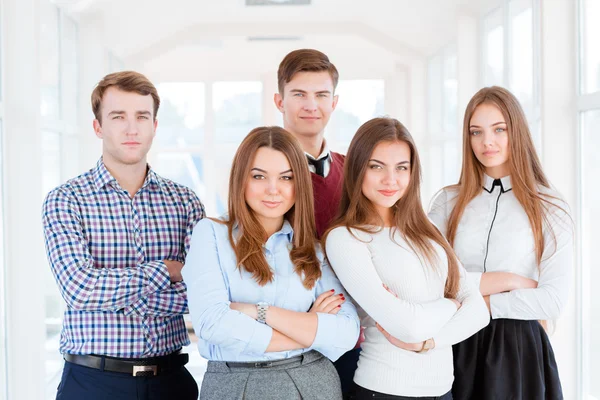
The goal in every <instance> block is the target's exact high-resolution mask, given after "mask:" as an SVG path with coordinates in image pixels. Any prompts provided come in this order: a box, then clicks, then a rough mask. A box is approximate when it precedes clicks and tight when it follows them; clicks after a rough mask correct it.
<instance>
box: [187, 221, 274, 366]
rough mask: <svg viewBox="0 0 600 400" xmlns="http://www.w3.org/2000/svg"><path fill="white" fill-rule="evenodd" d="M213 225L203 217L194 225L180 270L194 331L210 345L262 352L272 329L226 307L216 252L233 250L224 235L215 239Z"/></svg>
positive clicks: (225, 289) (225, 286)
mask: <svg viewBox="0 0 600 400" xmlns="http://www.w3.org/2000/svg"><path fill="white" fill-rule="evenodd" d="M215 224H217V222H213V221H211V220H209V219H203V220H202V221H200V222H199V223H198V225H196V227H195V228H194V233H193V234H192V241H191V246H190V252H189V254H188V256H187V259H186V263H185V266H184V267H183V271H182V274H183V279H184V281H185V282H186V284H187V288H188V304H189V308H190V314H191V316H192V323H193V325H194V330H195V332H196V335H198V337H199V338H200V339H202V340H204V341H206V342H208V343H210V344H213V345H216V346H222V347H228V348H230V349H238V350H239V352H240V354H241V353H244V354H256V355H262V354H264V353H265V351H266V349H267V347H268V346H269V343H270V342H271V337H272V335H273V329H272V328H271V327H269V326H268V325H265V324H261V323H260V322H257V321H255V320H254V319H252V318H250V317H249V316H247V315H245V314H243V313H241V312H239V311H234V310H232V309H230V308H229V305H230V304H231V301H230V298H229V285H228V282H227V275H226V274H225V273H224V271H223V267H222V265H221V254H220V252H221V251H231V252H233V249H231V246H230V244H229V241H228V239H227V238H226V237H223V238H217V233H216V232H215V229H214V226H215ZM219 239H221V240H222V241H223V242H222V243H219Z"/></svg>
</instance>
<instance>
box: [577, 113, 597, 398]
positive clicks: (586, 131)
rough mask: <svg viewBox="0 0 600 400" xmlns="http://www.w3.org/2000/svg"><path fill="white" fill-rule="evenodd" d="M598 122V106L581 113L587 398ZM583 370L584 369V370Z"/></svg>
mask: <svg viewBox="0 0 600 400" xmlns="http://www.w3.org/2000/svg"><path fill="white" fill-rule="evenodd" d="M599 125H600V110H592V111H588V112H585V113H583V118H582V128H583V138H582V148H581V153H582V168H581V171H582V175H583V176H582V184H581V187H582V206H583V207H582V213H581V229H582V235H581V237H582V241H581V243H582V246H581V249H582V258H581V261H582V270H583V275H584V279H583V284H587V288H586V289H587V290H585V291H584V292H587V293H589V296H586V298H587V299H588V301H589V303H588V304H584V307H583V308H584V310H585V309H587V310H589V314H588V315H584V319H585V321H587V322H588V324H589V325H588V326H589V331H588V332H587V337H588V338H589V348H587V349H585V348H584V349H583V353H584V354H585V356H586V358H587V360H588V362H589V369H588V370H587V371H586V373H587V377H586V378H587V380H588V382H589V393H588V397H587V398H589V399H600V380H599V379H597V378H598V377H600V296H597V295H594V294H593V293H594V291H595V290H597V287H598V284H600V269H598V256H597V254H594V249H595V248H596V247H597V246H598V239H597V238H598V235H597V231H598V226H599V225H600V208H599V207H598V204H599V203H600V186H599V185H598V176H599V175H600V164H599V163H598V161H597V158H598V155H597V153H598V149H600V136H599V135H598V126H599ZM584 371H585V370H584Z"/></svg>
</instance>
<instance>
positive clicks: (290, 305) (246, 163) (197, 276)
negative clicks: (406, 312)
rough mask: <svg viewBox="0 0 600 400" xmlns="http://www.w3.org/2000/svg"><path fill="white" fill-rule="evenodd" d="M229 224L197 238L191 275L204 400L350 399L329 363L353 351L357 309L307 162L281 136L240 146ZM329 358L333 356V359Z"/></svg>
mask: <svg viewBox="0 0 600 400" xmlns="http://www.w3.org/2000/svg"><path fill="white" fill-rule="evenodd" d="M228 215H229V217H225V218H223V219H221V220H213V219H204V220H202V221H201V222H200V223H198V225H196V227H195V229H194V233H193V236H192V243H191V249H190V252H189V254H188V257H187V259H186V265H185V267H184V269H183V277H184V280H185V282H186V284H187V287H188V303H189V308H190V313H191V315H192V321H193V324H194V329H195V331H196V334H197V336H198V338H199V342H198V349H199V351H200V354H201V355H202V356H203V357H205V358H207V359H208V360H209V363H208V368H207V372H206V374H205V376H204V380H203V383H202V388H201V392H200V398H201V399H239V398H244V399H265V398H286V399H300V398H310V399H328V400H329V399H341V390H340V382H339V378H338V375H337V373H336V371H335V368H334V367H333V365H332V363H331V361H330V360H336V359H337V358H338V357H340V356H341V355H342V354H344V353H345V352H346V351H348V350H350V349H352V348H353V347H354V345H355V344H356V340H357V338H358V335H359V321H358V316H357V314H356V309H355V308H354V306H353V305H352V303H351V302H350V301H346V296H347V295H346V293H345V292H344V289H343V288H342V286H341V284H340V282H339V281H338V279H337V278H336V276H335V274H334V273H333V272H332V270H331V269H330V267H329V265H328V264H327V262H326V261H325V260H324V257H323V253H322V252H321V249H320V248H319V247H318V245H317V244H316V238H315V220H314V209H313V194H312V185H311V181H310V175H309V170H308V165H307V162H306V157H305V155H304V153H303V151H302V149H301V147H300V144H299V143H298V141H297V139H295V138H294V137H293V136H292V135H291V134H289V133H288V132H286V131H285V130H283V129H282V128H279V127H264V128H256V129H254V130H253V131H252V132H250V133H249V134H248V136H247V137H246V138H245V139H244V141H243V142H242V143H241V145H240V147H239V149H238V151H237V153H236V155H235V157H234V160H233V164H232V170H231V176H230V179H229V213H228ZM324 356H325V357H324Z"/></svg>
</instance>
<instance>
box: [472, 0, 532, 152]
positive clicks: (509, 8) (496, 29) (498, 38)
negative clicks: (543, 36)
mask: <svg viewBox="0 0 600 400" xmlns="http://www.w3.org/2000/svg"><path fill="white" fill-rule="evenodd" d="M538 7H539V3H538V2H537V1H533V0H504V1H503V2H502V6H500V7H499V8H497V9H495V10H494V11H493V12H491V13H490V14H488V15H487V16H486V17H484V19H483V22H482V27H483V32H482V33H483V38H484V39H483V49H482V50H483V51H482V71H483V76H482V80H483V86H492V85H497V86H502V87H505V88H507V89H508V90H510V91H511V92H512V93H513V94H514V95H515V96H516V97H517V99H518V100H519V102H520V103H521V106H522V107H523V111H524V112H525V115H526V117H527V121H528V122H529V128H530V131H531V135H532V137H533V140H534V143H535V144H536V147H537V150H538V152H540V151H541V126H540V125H541V113H540V96H539V89H538V88H539V84H538V82H537V80H536V79H538V78H537V77H538V76H539V75H540V74H539V71H540V67H539V55H538V54H537V53H536V49H537V48H539V46H538V41H539V40H538V36H539V35H538V32H539V24H538V23H537V19H536V16H537V15H538Z"/></svg>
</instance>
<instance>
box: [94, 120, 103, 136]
mask: <svg viewBox="0 0 600 400" xmlns="http://www.w3.org/2000/svg"><path fill="white" fill-rule="evenodd" d="M93 126H94V133H95V134H96V137H98V139H103V136H102V125H100V121H98V120H97V119H95V120H94V123H93Z"/></svg>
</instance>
